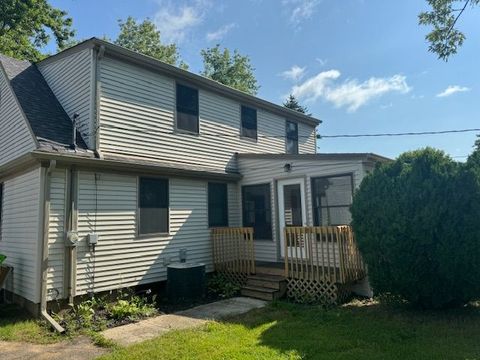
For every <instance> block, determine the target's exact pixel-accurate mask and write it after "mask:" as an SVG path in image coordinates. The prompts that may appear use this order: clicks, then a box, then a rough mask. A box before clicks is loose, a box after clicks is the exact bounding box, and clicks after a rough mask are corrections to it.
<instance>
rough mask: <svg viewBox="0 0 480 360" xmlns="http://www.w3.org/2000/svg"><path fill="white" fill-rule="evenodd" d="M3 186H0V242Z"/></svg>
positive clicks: (0, 236)
mask: <svg viewBox="0 0 480 360" xmlns="http://www.w3.org/2000/svg"><path fill="white" fill-rule="evenodd" d="M2 211H3V184H0V240H2Z"/></svg>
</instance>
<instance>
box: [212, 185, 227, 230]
mask: <svg viewBox="0 0 480 360" xmlns="http://www.w3.org/2000/svg"><path fill="white" fill-rule="evenodd" d="M208 226H210V227H222V226H223V227H226V226H228V189H227V184H222V183H208Z"/></svg>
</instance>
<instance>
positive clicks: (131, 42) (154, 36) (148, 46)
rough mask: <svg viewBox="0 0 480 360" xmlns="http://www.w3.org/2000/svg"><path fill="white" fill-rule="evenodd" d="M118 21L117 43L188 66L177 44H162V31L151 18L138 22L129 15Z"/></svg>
mask: <svg viewBox="0 0 480 360" xmlns="http://www.w3.org/2000/svg"><path fill="white" fill-rule="evenodd" d="M118 23H119V26H120V34H119V35H118V37H117V39H116V40H115V41H114V43H115V44H117V45H119V46H123V47H125V48H127V49H130V50H132V51H136V52H138V53H141V54H144V55H148V56H151V57H153V58H155V59H157V60H160V61H163V62H165V63H167V64H170V65H176V66H179V67H182V68H184V69H186V68H188V66H187V64H185V63H184V62H183V61H181V60H180V54H179V53H178V48H177V45H175V44H169V45H163V44H162V42H161V38H160V31H158V29H157V27H156V26H155V24H154V23H153V22H152V21H151V20H149V19H145V20H144V21H143V22H141V23H137V21H136V20H135V19H134V18H133V17H131V16H129V17H128V18H127V19H126V20H119V21H118Z"/></svg>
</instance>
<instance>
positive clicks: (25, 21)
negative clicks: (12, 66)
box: [0, 0, 74, 61]
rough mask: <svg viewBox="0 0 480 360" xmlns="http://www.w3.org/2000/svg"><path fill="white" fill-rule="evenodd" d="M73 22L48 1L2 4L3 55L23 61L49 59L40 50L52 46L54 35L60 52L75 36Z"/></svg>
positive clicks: (16, 0) (7, 1)
mask: <svg viewBox="0 0 480 360" xmlns="http://www.w3.org/2000/svg"><path fill="white" fill-rule="evenodd" d="M71 26H72V19H71V18H69V17H67V13H66V12H65V11H63V10H60V9H57V8H54V7H53V6H51V5H50V4H49V3H48V1H47V0H1V1H0V52H1V53H3V54H5V55H8V56H11V57H15V58H18V59H22V60H30V61H38V60H41V59H42V58H44V57H45V55H43V54H42V53H41V52H40V50H39V49H40V48H41V47H42V46H45V45H47V44H48V42H49V41H50V39H51V35H50V34H49V33H51V34H52V35H53V37H54V38H55V41H56V43H57V46H58V48H60V49H61V48H62V47H63V46H64V44H65V43H66V42H67V41H68V40H69V39H70V38H71V37H73V36H74V31H73V30H72V28H71Z"/></svg>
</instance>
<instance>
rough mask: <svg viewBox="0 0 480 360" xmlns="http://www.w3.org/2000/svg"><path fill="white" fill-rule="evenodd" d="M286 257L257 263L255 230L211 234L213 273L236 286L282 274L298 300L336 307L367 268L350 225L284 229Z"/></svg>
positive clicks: (222, 231) (225, 230)
mask: <svg viewBox="0 0 480 360" xmlns="http://www.w3.org/2000/svg"><path fill="white" fill-rule="evenodd" d="M284 235H285V239H286V241H285V252H284V253H285V254H286V255H285V259H284V261H282V262H261V261H255V254H254V246H253V245H254V244H253V229H251V228H221V229H213V230H212V241H213V249H214V254H213V255H214V263H215V270H216V271H218V272H222V273H224V274H225V275H226V276H227V277H229V278H230V279H231V280H232V281H235V282H236V283H237V284H239V285H240V286H244V285H245V284H246V283H247V280H248V278H249V277H251V276H252V275H255V274H265V275H272V276H281V277H283V278H284V279H285V280H286V281H287V295H288V296H289V297H290V298H292V299H294V300H296V301H299V302H322V303H338V302H341V300H342V299H343V298H344V297H345V294H346V293H347V290H346V289H348V287H349V285H350V284H352V283H354V282H355V281H358V280H360V279H363V278H364V277H365V276H366V270H365V267H364V264H363V260H362V257H361V255H360V252H359V251H358V248H357V244H356V241H355V237H354V234H353V231H352V229H351V227H350V226H347V225H345V226H325V227H287V228H285V229H284Z"/></svg>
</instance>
